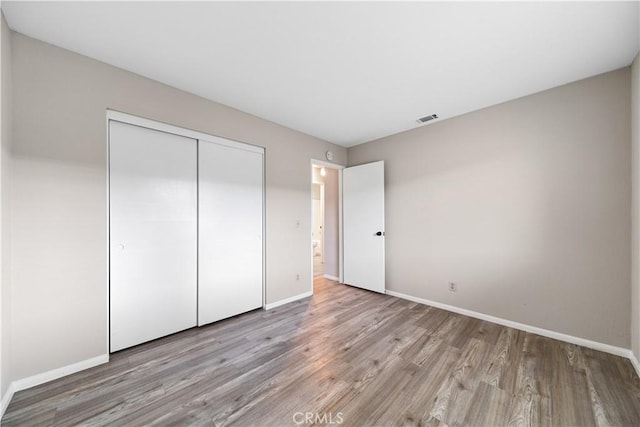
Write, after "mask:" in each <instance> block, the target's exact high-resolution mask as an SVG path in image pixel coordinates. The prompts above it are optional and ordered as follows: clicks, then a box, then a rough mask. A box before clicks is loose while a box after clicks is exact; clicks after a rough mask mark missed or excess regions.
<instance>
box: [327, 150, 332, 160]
mask: <svg viewBox="0 0 640 427" xmlns="http://www.w3.org/2000/svg"><path fill="white" fill-rule="evenodd" d="M326 156H327V160H333V151H327V154H326Z"/></svg>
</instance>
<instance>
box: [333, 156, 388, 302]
mask: <svg viewBox="0 0 640 427" xmlns="http://www.w3.org/2000/svg"><path fill="white" fill-rule="evenodd" d="M342 191H343V192H342V200H343V205H342V206H343V207H342V209H343V230H344V282H345V283H346V284H348V285H353V286H357V287H359V288H364V289H368V290H371V291H375V292H382V293H384V292H385V284H384V274H385V273H384V272H385V267H384V264H385V255H384V240H385V237H384V162H382V161H379V162H374V163H368V164H365V165H360V166H354V167H350V168H346V169H344V170H343V175H342Z"/></svg>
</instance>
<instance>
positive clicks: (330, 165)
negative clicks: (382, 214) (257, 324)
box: [308, 158, 346, 294]
mask: <svg viewBox="0 0 640 427" xmlns="http://www.w3.org/2000/svg"><path fill="white" fill-rule="evenodd" d="M313 165H317V166H324V167H325V168H329V169H335V170H337V171H338V282H339V283H343V259H342V253H343V242H342V170H343V169H344V168H346V166H344V165H339V164H337V163H331V162H327V161H326V160H317V159H314V158H312V159H311V161H310V164H309V174H310V176H309V207H310V210H309V215H310V216H309V234H308V235H309V248H310V253H311V256H310V257H309V263H310V265H311V283H309V287H310V289H309V290H310V291H311V293H312V294H313V183H314V182H313ZM325 189H326V188H325ZM322 208H323V209H324V206H323V207H322ZM323 227H324V225H323ZM322 238H323V240H324V238H325V233H324V228H323V233H322ZM322 251H323V258H324V245H323V247H322Z"/></svg>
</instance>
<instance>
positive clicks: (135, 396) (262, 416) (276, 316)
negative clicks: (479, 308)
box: [2, 278, 640, 427]
mask: <svg viewBox="0 0 640 427" xmlns="http://www.w3.org/2000/svg"><path fill="white" fill-rule="evenodd" d="M314 283H315V288H314V295H313V297H310V298H305V299H303V300H300V301H296V302H293V303H290V304H286V305H283V306H281V307H277V308H276V309H273V310H269V311H263V310H255V311H252V312H249V313H246V314H243V315H240V316H236V317H233V318H230V319H226V320H223V321H220V322H217V323H214V324H211V325H207V326H205V327H202V328H194V329H190V330H187V331H184V332H181V333H178V334H174V335H171V336H169V337H165V338H162V339H159V340H156V341H152V342H149V343H145V344H142V345H139V346H136V347H133V348H130V349H126V350H123V351H120V352H118V353H116V354H113V355H112V356H111V361H110V362H109V363H108V364H105V365H102V366H98V367H95V368H92V369H89V370H86V371H83V372H79V373H77V374H74V375H70V376H68V377H65V378H61V379H59V380H56V381H52V382H50V383H47V384H43V385H41V386H38V387H34V388H32V389H29V390H24V391H21V392H18V393H16V395H15V396H14V398H13V400H12V402H11V403H10V405H9V407H8V409H7V411H6V413H5V415H4V417H3V419H2V425H3V426H49V425H51V426H71V425H91V426H138V425H150V426H173V425H175V426H185V425H193V426H226V425H237V426H243V427H244V426H260V427H263V426H286V425H296V422H295V420H294V418H293V416H294V414H295V413H296V412H301V413H309V414H311V416H316V415H317V416H318V418H317V419H315V420H314V421H315V424H316V425H322V424H324V425H328V424H329V421H333V422H334V424H333V425H336V424H335V421H336V418H335V417H336V416H337V415H338V414H340V421H342V423H341V424H342V425H345V426H386V425H396V426H400V425H402V426H418V425H419V426H443V425H447V426H458V425H461V426H469V425H471V426H503V425H530V426H545V425H553V426H556V425H562V426H564V425H572V426H573V425H575V426H589V425H631V426H633V425H640V379H638V377H637V375H636V373H635V371H634V369H633V367H632V366H631V364H630V363H629V361H628V360H626V359H624V358H620V357H617V356H612V355H609V354H605V353H601V352H597V351H595V350H591V349H586V348H583V347H580V346H576V345H572V344H567V343H563V342H560V341H556V340H552V339H549V338H545V337H541V336H538V335H534V334H529V333H526V332H523V331H518V330H514V329H510V328H506V327H504V326H501V325H496V324H491V323H488V322H484V321H480V320H478V319H472V318H468V317H465V316H462V315H459V314H456V313H450V312H446V311H444V310H441V309H438V308H434V307H428V306H424V305H420V304H416V303H413V302H410V301H405V300H400V299H397V298H394V297H390V296H387V295H382V294H377V293H374V292H369V291H365V290H362V289H358V288H353V287H350V286H345V285H339V284H337V283H335V282H331V281H327V280H325V279H323V278H316V279H315V281H314ZM329 416H332V417H333V418H332V419H330V418H328V417H329ZM307 425H309V424H307Z"/></svg>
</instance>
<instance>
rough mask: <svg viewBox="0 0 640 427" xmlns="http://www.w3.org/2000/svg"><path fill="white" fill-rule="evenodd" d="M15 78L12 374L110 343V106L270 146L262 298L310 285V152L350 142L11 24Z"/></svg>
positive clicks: (87, 354) (340, 155) (86, 354)
mask: <svg viewBox="0 0 640 427" xmlns="http://www.w3.org/2000/svg"><path fill="white" fill-rule="evenodd" d="M13 76H14V80H13V102H14V122H13V123H14V141H13V142H14V147H13V149H14V163H13V174H12V175H13V176H12V177H13V182H12V183H13V185H14V197H13V200H12V202H13V209H14V217H13V219H14V221H13V230H12V231H13V272H12V275H13V283H12V291H13V295H12V304H13V312H12V328H13V329H12V332H13V335H12V336H13V340H12V360H11V368H12V378H13V379H14V380H15V379H20V378H24V377H28V376H30V375H34V374H38V373H41V372H44V371H47V370H51V369H54V368H58V367H61V366H66V365H69V364H72V363H75V362H78V361H82V360H85V359H88V358H91V357H94V356H98V355H101V354H105V353H107V351H108V350H107V328H108V325H107V286H106V283H105V279H106V277H107V264H106V261H107V249H106V248H107V245H106V225H107V223H106V200H107V198H106V196H107V194H106V157H105V153H106V143H105V114H106V109H107V108H111V109H114V110H118V111H123V112H127V113H130V114H135V115H139V116H142V117H147V118H150V119H154V120H158V121H162V122H166V123H170V124H173V125H176V126H182V127H185V128H189V129H194V130H198V131H202V132H206V133H210V134H214V135H219V136H222V137H226V138H231V139H235V140H238V141H243V142H247V143H250V144H255V145H259V146H262V147H265V149H266V154H265V159H266V233H265V236H266V293H267V302H268V303H273V302H276V301H279V300H281V299H284V298H288V297H292V296H295V295H299V294H301V293H304V292H306V291H308V289H309V283H310V281H311V275H312V271H311V265H310V262H309V260H310V257H311V248H310V244H309V234H308V231H309V229H310V218H311V211H310V203H309V200H310V186H309V164H310V159H311V158H321V157H322V156H323V155H324V153H325V152H326V151H327V150H332V151H333V152H334V153H335V154H336V160H337V162H338V163H341V164H344V163H345V162H346V150H345V149H344V148H341V147H337V146H335V145H333V144H329V143H327V142H324V141H321V140H319V139H316V138H313V137H311V136H308V135H304V134H301V133H299V132H295V131H293V130H290V129H287V128H284V127H282V126H279V125H276V124H274V123H270V122H267V121H264V120H261V119H258V118H256V117H253V116H251V115H249V114H246V113H242V112H240V111H237V110H233V109H231V108H228V107H225V106H222V105H220V104H216V103H214V102H211V101H208V100H205V99H202V98H199V97H197V96H194V95H191V94H188V93H185V92H182V91H179V90H177V89H174V88H171V87H168V86H165V85H162V84H160V83H157V82H154V81H151V80H148V79H145V78H142V77H140V76H137V75H134V74H132V73H129V72H126V71H123V70H120V69H117V68H114V67H111V66H108V65H106V64H103V63H100V62H97V61H94V60H92V59H89V58H87V57H83V56H81V55H77V54H74V53H71V52H69V51H66V50H63V49H59V48H56V47H53V46H51V45H48V44H45V43H42V42H39V41H36V40H33V39H31V38H28V37H26V36H23V35H21V34H16V33H14V35H13ZM297 221H299V222H300V224H299V226H298V225H297ZM297 274H299V275H300V279H299V280H296V275H297Z"/></svg>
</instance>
